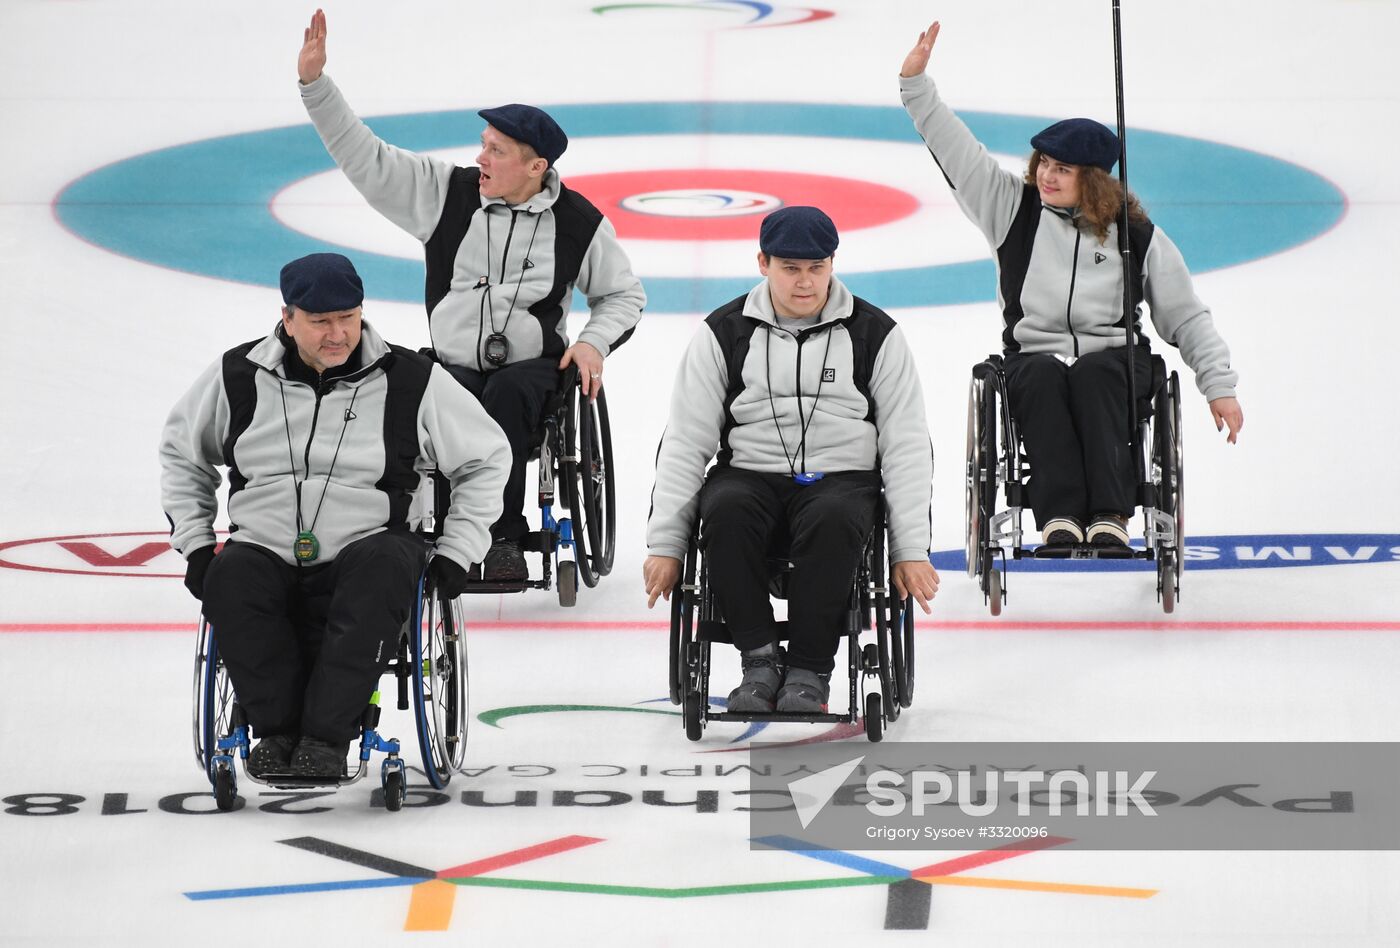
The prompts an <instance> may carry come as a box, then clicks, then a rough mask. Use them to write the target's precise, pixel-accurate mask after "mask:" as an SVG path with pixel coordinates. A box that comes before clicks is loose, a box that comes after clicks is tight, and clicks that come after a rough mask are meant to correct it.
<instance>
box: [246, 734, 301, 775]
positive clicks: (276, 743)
mask: <svg viewBox="0 0 1400 948" xmlns="http://www.w3.org/2000/svg"><path fill="white" fill-rule="evenodd" d="M296 746H297V739H296V738H295V737H294V736H292V735H291V734H273V735H271V736H270V737H264V738H263V739H262V740H260V741H258V743H257V744H256V745H254V747H253V749H252V751H250V752H249V754H248V776H250V777H262V776H263V775H265V774H285V773H287V771H288V768H289V767H290V766H291V763H292V749H293V748H295V747H296Z"/></svg>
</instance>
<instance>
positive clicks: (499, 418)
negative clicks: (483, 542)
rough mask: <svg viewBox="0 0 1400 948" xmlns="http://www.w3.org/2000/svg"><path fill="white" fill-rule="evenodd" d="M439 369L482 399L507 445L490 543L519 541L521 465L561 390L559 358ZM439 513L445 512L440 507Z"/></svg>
mask: <svg viewBox="0 0 1400 948" xmlns="http://www.w3.org/2000/svg"><path fill="white" fill-rule="evenodd" d="M443 368H445V369H447V371H448V372H450V373H451V374H452V377H453V378H455V379H456V380H457V381H458V382H461V383H462V386H463V387H464V388H466V390H467V391H469V392H471V393H472V394H473V395H475V396H476V397H477V398H478V399H479V400H480V401H481V407H482V408H485V409H486V414H488V415H490V416H491V417H492V418H493V419H495V421H496V424H498V425H500V426H501V430H502V431H503V432H505V435H506V440H507V441H509V442H510V480H508V481H506V492H505V505H504V506H503V507H502V508H501V519H499V520H497V521H496V522H495V523H494V524H492V525H491V539H493V540H501V539H505V540H519V539H520V538H521V537H523V536H524V535H525V534H526V533H529V532H530V525H529V523H528V522H526V520H525V465H526V463H528V462H529V460H530V442H531V440H532V439H533V438H534V436H535V432H536V431H538V430H539V427H540V423H541V422H542V421H543V417H544V408H545V405H547V404H548V403H549V399H550V397H551V396H552V395H553V394H554V393H555V392H556V391H558V390H559V360H558V359H556V358H553V357H548V358H543V359H524V360H522V361H520V362H512V363H511V364H510V365H506V366H502V367H501V368H499V369H495V370H493V371H491V372H477V371H474V370H472V369H464V368H462V367H461V366H457V365H444V366H443ZM441 496H442V494H441V490H440V491H439V498H441ZM438 509H439V511H443V510H446V509H447V508H446V505H441V504H440V506H439V508H438Z"/></svg>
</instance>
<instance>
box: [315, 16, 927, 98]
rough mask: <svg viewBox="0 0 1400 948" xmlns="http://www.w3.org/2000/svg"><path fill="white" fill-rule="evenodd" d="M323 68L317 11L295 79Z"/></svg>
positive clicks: (322, 30) (322, 26)
mask: <svg viewBox="0 0 1400 948" xmlns="http://www.w3.org/2000/svg"><path fill="white" fill-rule="evenodd" d="M925 58H927V57H925ZM325 68H326V14H325V13H323V12H322V11H320V10H317V11H316V12H315V13H313V14H312V15H311V25H310V26H308V27H307V28H306V32H305V33H304V34H303V37H302V43H301V55H300V56H298V57H297V78H298V79H300V80H301V82H302V85H305V84H306V83H308V82H315V81H316V80H317V79H320V78H321V70H323V69H325Z"/></svg>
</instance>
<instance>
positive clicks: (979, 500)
mask: <svg viewBox="0 0 1400 948" xmlns="http://www.w3.org/2000/svg"><path fill="white" fill-rule="evenodd" d="M990 377H991V373H989V375H988V377H984V378H978V377H977V376H976V375H975V374H974V375H973V378H972V383H971V385H970V387H969V390H968V396H967V472H966V484H965V488H964V502H965V506H966V512H967V546H966V550H965V554H966V556H967V575H968V576H970V577H972V578H973V579H980V580H981V582H980V583H979V585H980V586H981V587H982V592H983V593H984V594H985V595H986V596H987V597H988V599H989V601H990V598H991V593H990V588H989V583H990V579H989V577H988V572H989V570H990V567H991V563H992V556H991V545H992V515H993V514H995V513H996V504H997V396H996V392H997V389H996V386H995V384H994V383H991V382H990V381H989V379H990ZM999 612H1000V604H999V603H998V605H997V606H996V607H995V608H994V610H993V615H996V614H999Z"/></svg>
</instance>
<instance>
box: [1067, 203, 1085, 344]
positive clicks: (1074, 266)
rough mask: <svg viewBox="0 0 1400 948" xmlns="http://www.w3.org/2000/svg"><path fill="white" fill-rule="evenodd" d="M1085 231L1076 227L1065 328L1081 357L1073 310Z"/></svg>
mask: <svg viewBox="0 0 1400 948" xmlns="http://www.w3.org/2000/svg"><path fill="white" fill-rule="evenodd" d="M1083 236H1084V235H1083V232H1082V231H1080V229H1079V228H1078V227H1076V228H1075V229H1074V259H1073V260H1072V261H1071V263H1070V268H1069V299H1068V300H1066V301H1065V328H1066V329H1068V330H1069V337H1070V338H1071V339H1073V340H1074V357H1075V358H1076V359H1077V358H1079V337H1078V336H1076V335H1075V334H1074V320H1073V318H1071V315H1070V314H1071V312H1072V311H1073V309H1074V279H1075V277H1076V276H1078V275H1079V240H1080V238H1081V237H1083Z"/></svg>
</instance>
